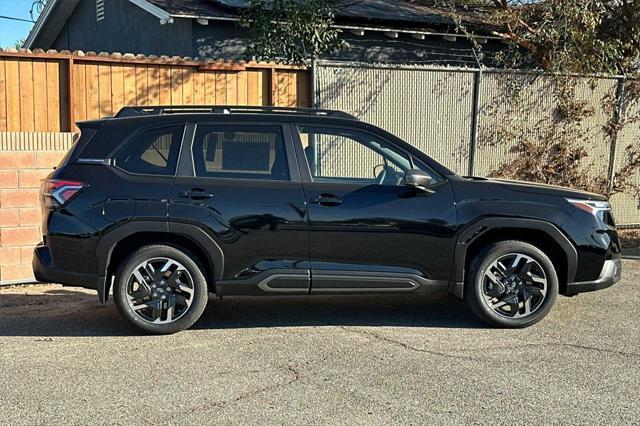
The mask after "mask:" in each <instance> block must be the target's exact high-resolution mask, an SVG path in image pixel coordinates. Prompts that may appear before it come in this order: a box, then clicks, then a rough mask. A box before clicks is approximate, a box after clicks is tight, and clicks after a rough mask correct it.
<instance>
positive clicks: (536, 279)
mask: <svg viewBox="0 0 640 426" xmlns="http://www.w3.org/2000/svg"><path fill="white" fill-rule="evenodd" d="M513 265H516V266H515V267H514V266H513ZM558 287H559V284H558V275H557V273H556V270H555V268H554V266H553V263H552V262H551V260H550V259H549V257H548V256H547V255H546V254H545V253H544V252H543V251H542V250H540V249H539V248H537V247H535V246H533V245H531V244H529V243H525V242H523V241H500V242H497V243H493V244H491V245H490V246H488V247H487V248H486V249H484V250H482V251H481V252H480V253H479V254H478V255H477V256H476V257H475V258H474V259H472V260H471V264H470V265H469V269H468V274H467V276H466V280H465V288H464V292H465V294H464V297H465V299H466V300H467V302H468V303H469V305H470V307H471V309H472V310H473V312H474V313H475V314H476V315H477V316H478V317H480V318H481V319H482V320H483V321H485V322H486V323H488V324H490V325H492V326H496V327H503V328H524V327H528V326H530V325H533V324H535V323H537V322H538V321H540V320H542V319H543V318H544V317H545V316H546V315H547V314H548V313H549V311H550V310H551V308H552V307H553V304H554V303H555V301H556V298H557V296H558ZM536 289H537V290H536ZM514 296H515V297H516V298H515V299H514ZM526 300H528V302H527V301H526ZM490 305H491V306H490Z"/></svg>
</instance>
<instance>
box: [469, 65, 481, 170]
mask: <svg viewBox="0 0 640 426" xmlns="http://www.w3.org/2000/svg"><path fill="white" fill-rule="evenodd" d="M481 81H482V68H478V71H476V72H474V73H473V99H472V101H471V135H470V142H469V169H468V172H467V174H468V175H469V176H473V175H475V172H476V145H477V142H478V120H479V118H480V117H479V115H480V82H481Z"/></svg>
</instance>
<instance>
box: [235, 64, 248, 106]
mask: <svg viewBox="0 0 640 426" xmlns="http://www.w3.org/2000/svg"><path fill="white" fill-rule="evenodd" d="M237 76H238V79H237V81H238V86H237V88H236V90H237V91H238V105H247V98H248V96H247V90H248V83H247V72H246V71H240V72H238V73H237Z"/></svg>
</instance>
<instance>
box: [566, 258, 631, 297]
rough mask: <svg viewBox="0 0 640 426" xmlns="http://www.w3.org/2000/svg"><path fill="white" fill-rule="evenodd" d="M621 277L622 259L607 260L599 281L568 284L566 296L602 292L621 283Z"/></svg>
mask: <svg viewBox="0 0 640 426" xmlns="http://www.w3.org/2000/svg"><path fill="white" fill-rule="evenodd" d="M621 277H622V261H621V260H620V258H617V259H610V260H605V262H604V265H602V270H601V271H600V276H599V277H598V279H597V280H595V281H582V282H575V283H568V284H567V292H566V294H567V295H568V296H570V295H574V294H578V293H585V292H588V291H596V290H602V289H604V288H607V287H611V286H612V285H613V284H615V283H617V282H618V281H620V278H621Z"/></svg>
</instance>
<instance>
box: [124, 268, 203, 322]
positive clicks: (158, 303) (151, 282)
mask: <svg viewBox="0 0 640 426" xmlns="http://www.w3.org/2000/svg"><path fill="white" fill-rule="evenodd" d="M126 290H127V291H126V295H127V302H128V304H129V307H130V308H131V310H132V311H133V312H134V313H135V314H136V316H138V317H139V318H140V319H142V320H143V321H146V322H149V323H152V324H168V323H171V322H173V321H176V320H178V319H179V318H181V317H182V316H183V315H184V314H185V313H186V312H187V311H188V310H189V308H190V307H191V304H192V303H193V301H194V283H193V278H192V276H191V274H190V273H189V271H188V270H187V269H186V268H185V267H184V265H182V264H181V263H180V262H177V261H175V260H173V259H169V258H166V257H155V258H153V259H149V260H145V261H144V262H142V263H140V264H139V265H138V266H136V267H135V268H134V269H133V272H132V273H131V274H130V275H129V278H128V280H127V289H126Z"/></svg>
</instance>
